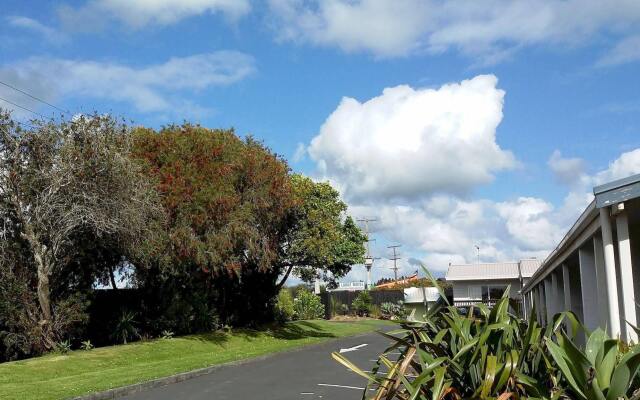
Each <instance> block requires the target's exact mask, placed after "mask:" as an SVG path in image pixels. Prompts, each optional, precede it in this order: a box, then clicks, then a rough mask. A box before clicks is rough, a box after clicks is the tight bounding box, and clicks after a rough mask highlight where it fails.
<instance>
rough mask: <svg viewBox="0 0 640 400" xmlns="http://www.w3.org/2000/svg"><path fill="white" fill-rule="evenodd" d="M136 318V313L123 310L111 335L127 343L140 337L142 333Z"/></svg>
mask: <svg viewBox="0 0 640 400" xmlns="http://www.w3.org/2000/svg"><path fill="white" fill-rule="evenodd" d="M135 318H136V315H135V313H133V312H131V311H127V310H125V311H122V314H121V315H120V318H119V319H118V322H117V323H116V326H115V328H114V330H113V333H112V335H111V336H112V337H113V339H114V340H116V341H119V342H122V343H124V344H127V341H129V340H131V339H137V338H139V337H140V333H139V332H138V328H137V326H136V325H137V322H136V320H135Z"/></svg>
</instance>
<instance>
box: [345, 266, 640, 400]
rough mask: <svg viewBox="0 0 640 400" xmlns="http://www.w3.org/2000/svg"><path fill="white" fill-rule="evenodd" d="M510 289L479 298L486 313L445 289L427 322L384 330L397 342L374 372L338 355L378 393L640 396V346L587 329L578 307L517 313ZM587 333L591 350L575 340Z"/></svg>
mask: <svg viewBox="0 0 640 400" xmlns="http://www.w3.org/2000/svg"><path fill="white" fill-rule="evenodd" d="M428 275H429V276H430V274H428ZM431 279H432V280H433V283H434V285H436V287H437V283H436V282H435V279H433V278H432V277H431ZM508 293H509V290H508V289H507V290H506V291H505V294H504V295H503V297H502V298H501V299H500V300H499V301H498V302H497V303H496V305H495V306H494V307H493V308H492V309H489V308H488V307H487V306H485V305H482V304H479V305H478V306H477V308H478V309H479V313H474V310H473V308H472V309H470V310H469V312H468V313H467V314H464V315H463V314H460V312H459V311H458V309H457V308H455V307H452V306H450V305H449V304H448V303H447V301H446V297H445V296H444V293H441V296H442V300H441V302H439V303H437V304H436V306H435V307H433V308H432V309H430V310H429V311H428V312H427V315H426V316H425V317H426V318H425V322H420V323H402V324H401V325H400V326H401V328H402V329H401V330H398V331H396V332H391V333H383V335H385V336H386V337H387V338H388V339H389V340H390V341H391V342H392V344H391V346H390V347H389V348H387V349H386V350H385V351H384V352H383V353H382V354H381V356H380V357H379V359H378V361H377V363H376V366H375V367H374V368H373V369H372V371H371V372H365V371H363V370H361V369H360V368H358V367H357V366H356V365H354V364H353V363H351V362H350V361H349V360H347V359H346V358H345V357H344V356H342V355H341V354H339V353H334V354H333V357H334V358H335V359H336V360H338V361H339V362H341V363H342V364H344V365H345V366H347V367H348V368H350V369H352V370H353V371H354V372H356V373H358V374H360V375H361V376H363V377H365V378H366V379H367V380H368V381H369V384H368V388H367V389H374V391H375V395H374V396H373V397H372V398H373V399H376V400H382V399H403V400H405V399H432V400H436V399H496V398H497V399H500V400H506V399H509V398H514V399H521V398H522V399H534V398H535V399H560V398H562V399H587V400H617V399H618V398H622V399H632V398H633V399H635V397H634V391H635V390H636V389H637V388H638V377H637V376H638V366H639V364H640V347H639V346H634V347H632V348H630V349H629V350H627V352H626V353H625V354H623V350H624V349H628V347H627V346H624V345H623V343H622V342H620V341H619V340H612V339H608V338H607V337H606V335H605V334H604V332H603V331H601V330H599V331H595V332H593V333H589V332H586V330H585V329H584V327H582V325H581V324H580V323H579V322H578V320H577V318H576V316H575V315H574V314H573V313H571V312H562V313H559V314H557V315H555V316H554V319H553V323H552V324H549V325H548V326H546V327H541V326H540V325H539V324H538V323H537V321H536V320H535V319H534V318H533V317H531V318H530V319H529V320H528V321H525V320H523V319H521V318H519V317H518V316H517V315H516V314H515V312H513V311H514V310H515V304H514V303H513V302H511V301H510V299H509V298H508ZM476 315H477V316H476ZM532 315H535V310H534V312H532ZM568 326H570V327H571V332H573V337H572V338H570V337H569V335H567V333H566V330H567V329H566V328H567V327H568ZM583 334H584V335H586V337H587V338H588V340H587V345H586V349H585V350H581V349H580V348H579V347H578V346H576V345H575V343H576V340H575V338H576V337H577V336H578V335H583ZM398 352H399V353H400V356H399V357H398V358H397V359H396V360H393V359H392V354H397V353H398ZM614 376H615V379H614ZM367 393H371V391H368V390H367V391H365V394H364V396H365V397H363V398H366V395H367Z"/></svg>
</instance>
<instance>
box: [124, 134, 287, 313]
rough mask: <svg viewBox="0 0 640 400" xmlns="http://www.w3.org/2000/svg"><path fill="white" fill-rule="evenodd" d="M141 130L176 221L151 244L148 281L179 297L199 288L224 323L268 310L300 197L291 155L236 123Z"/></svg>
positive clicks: (144, 158) (145, 153)
mask: <svg viewBox="0 0 640 400" xmlns="http://www.w3.org/2000/svg"><path fill="white" fill-rule="evenodd" d="M135 138H136V139H135V156H136V157H137V158H138V159H139V160H141V162H143V163H144V165H145V171H146V173H147V174H148V176H149V177H150V178H151V179H152V180H154V181H155V182H156V188H157V190H158V192H159V193H160V194H161V196H162V205H163V209H164V214H165V216H166V220H167V223H166V225H165V226H163V227H162V229H160V230H159V231H158V232H157V234H156V235H155V238H156V240H155V241H154V242H153V243H152V245H151V246H149V247H148V248H147V249H146V250H147V251H148V255H149V258H150V259H152V260H153V261H152V264H153V268H150V269H148V270H145V271H140V273H139V274H138V275H137V278H138V280H139V284H140V285H142V286H148V287H154V288H155V290H156V291H158V290H160V291H162V292H164V294H165V296H164V297H165V298H167V297H168V298H170V299H171V298H173V297H175V296H181V297H182V298H184V299H185V300H186V299H187V298H189V297H192V296H193V295H195V294H197V296H198V297H199V298H200V300H199V302H204V303H205V304H213V305H215V308H216V309H217V311H219V314H220V317H221V319H222V322H223V323H235V324H240V325H241V324H250V323H253V322H256V321H260V320H266V319H269V318H270V317H271V313H272V312H273V299H274V298H275V296H276V294H277V290H276V286H275V281H276V279H277V277H278V276H279V275H280V269H279V268H278V267H277V261H278V259H279V256H280V247H281V244H282V241H283V238H284V236H285V234H286V233H287V232H288V231H289V230H290V229H291V223H292V222H291V215H290V214H291V210H292V208H293V206H294V200H293V197H292V189H291V183H290V177H289V173H288V172H289V170H288V167H287V165H286V163H285V162H284V161H283V160H282V159H281V158H280V157H278V156H277V155H275V154H274V153H272V152H271V151H270V150H269V149H268V148H266V147H265V146H264V145H263V144H262V143H260V142H258V141H256V140H254V139H253V138H251V137H248V138H246V139H241V138H239V137H238V136H237V135H236V134H235V133H234V132H233V130H212V129H206V128H202V127H199V126H194V125H189V124H185V125H182V126H168V127H166V128H163V129H162V130H160V131H159V132H155V131H153V130H150V129H138V130H137V131H136V132H135ZM166 295H168V296H166ZM187 304H188V305H189V307H192V308H196V307H197V301H196V300H195V299H193V300H188V301H187ZM186 313H187V314H191V311H189V310H186Z"/></svg>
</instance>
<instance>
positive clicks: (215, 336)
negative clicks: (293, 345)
mask: <svg viewBox="0 0 640 400" xmlns="http://www.w3.org/2000/svg"><path fill="white" fill-rule="evenodd" d="M260 336H271V337H273V338H276V339H286V340H299V339H305V338H322V337H324V338H333V337H337V336H336V335H335V334H333V333H331V332H327V331H325V330H323V328H322V326H321V325H320V324H317V323H314V322H313V321H297V322H296V323H294V324H292V323H287V324H285V325H283V326H265V327H263V328H262V329H259V330H256V329H248V328H241V329H234V330H233V331H231V332H224V331H216V332H209V333H201V334H195V335H189V336H182V337H181V339H186V340H192V341H199V342H207V343H214V344H217V345H220V346H224V344H225V343H226V342H228V341H229V340H230V339H231V338H232V337H241V338H242V339H244V340H246V341H248V342H251V341H252V340H254V339H255V338H258V337H260Z"/></svg>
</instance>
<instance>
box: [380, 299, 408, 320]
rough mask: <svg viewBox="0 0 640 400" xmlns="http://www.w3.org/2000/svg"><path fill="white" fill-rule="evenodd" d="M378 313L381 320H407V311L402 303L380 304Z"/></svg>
mask: <svg viewBox="0 0 640 400" xmlns="http://www.w3.org/2000/svg"><path fill="white" fill-rule="evenodd" d="M380 312H381V314H382V315H381V317H382V319H393V320H403V319H406V318H407V310H406V309H405V307H404V302H402V301H398V302H397V303H392V302H386V303H382V304H380Z"/></svg>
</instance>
